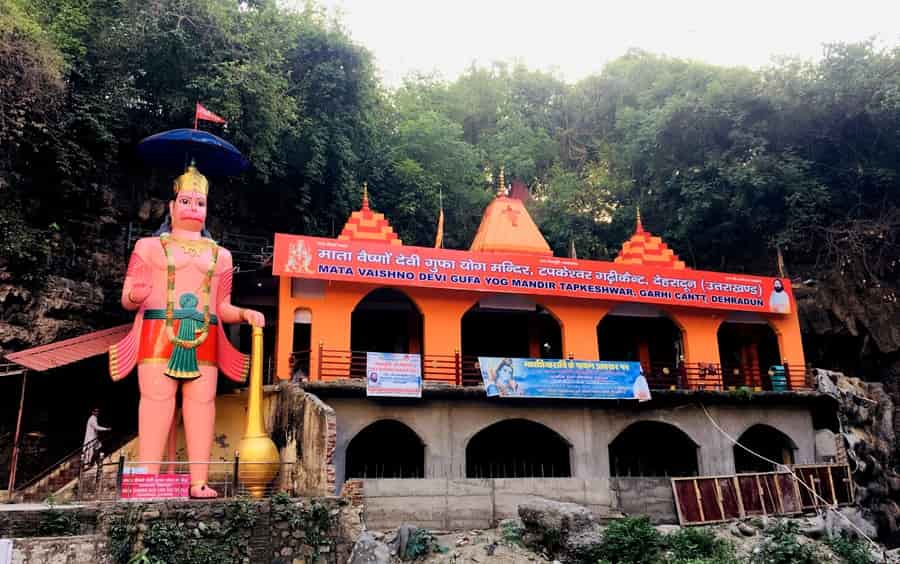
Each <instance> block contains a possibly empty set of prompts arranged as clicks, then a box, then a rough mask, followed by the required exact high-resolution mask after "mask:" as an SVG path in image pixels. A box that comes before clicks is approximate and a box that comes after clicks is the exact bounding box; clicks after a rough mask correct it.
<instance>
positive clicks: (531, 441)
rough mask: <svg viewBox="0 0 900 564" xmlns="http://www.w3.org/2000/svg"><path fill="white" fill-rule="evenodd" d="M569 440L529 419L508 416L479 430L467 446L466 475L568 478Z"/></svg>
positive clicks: (570, 473) (469, 476) (570, 470)
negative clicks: (508, 417)
mask: <svg viewBox="0 0 900 564" xmlns="http://www.w3.org/2000/svg"><path fill="white" fill-rule="evenodd" d="M569 451H570V447H569V443H568V442H566V440H565V439H564V438H562V437H561V436H560V435H559V433H557V432H556V431H554V430H553V429H550V428H549V427H546V426H544V425H541V424H540V423H535V422H534V421H529V420H527V419H507V420H506V421H500V422H499V423H494V424H493V425H490V426H488V427H485V428H484V429H482V430H481V431H479V432H478V433H477V434H476V435H475V436H474V437H472V438H471V440H469V444H468V445H467V446H466V477H467V478H568V477H571V476H572V468H571V462H570V460H569V458H570V455H569Z"/></svg>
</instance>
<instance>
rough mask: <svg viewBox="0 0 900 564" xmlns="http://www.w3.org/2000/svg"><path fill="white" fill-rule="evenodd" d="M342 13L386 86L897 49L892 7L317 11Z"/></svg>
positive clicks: (464, 1)
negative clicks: (635, 64) (496, 67)
mask: <svg viewBox="0 0 900 564" xmlns="http://www.w3.org/2000/svg"><path fill="white" fill-rule="evenodd" d="M320 2H321V4H323V5H324V6H326V7H327V8H328V9H329V10H338V11H339V12H341V13H342V21H343V22H344V25H345V27H346V28H347V30H348V32H349V33H350V35H351V37H352V38H353V39H354V40H355V41H356V42H358V43H360V44H362V45H364V46H365V47H367V48H368V49H370V50H371V51H372V52H373V53H374V55H375V58H376V64H377V66H378V68H379V71H380V74H381V77H382V79H383V80H384V82H385V83H386V84H387V85H388V86H397V85H399V84H400V82H401V81H402V79H403V77H404V76H406V75H408V74H409V73H411V72H414V71H415V72H426V73H430V72H437V73H439V74H440V75H441V76H442V77H443V78H446V79H448V80H453V79H455V78H456V77H457V76H459V74H460V73H462V72H463V71H464V70H465V69H466V68H467V67H468V66H469V65H470V64H471V63H472V62H473V61H475V62H477V63H479V64H482V65H487V64H490V63H491V62H492V61H497V60H503V61H521V62H523V63H525V64H526V65H527V66H528V67H530V68H533V69H539V70H544V71H553V72H556V73H557V75H558V76H559V77H560V78H562V79H564V80H566V81H568V82H576V81H578V80H580V79H582V78H584V77H586V76H588V75H591V74H596V73H598V72H600V70H601V69H602V68H603V65H604V63H606V62H608V61H610V60H613V59H615V58H616V57H619V56H621V55H622V54H624V53H625V52H626V51H627V50H628V49H629V48H632V47H636V48H640V49H644V50H646V51H651V52H654V53H659V54H664V55H668V56H672V57H679V58H688V59H694V60H699V61H705V62H708V63H712V64H718V65H729V66H734V65H737V66H747V67H751V68H759V67H761V66H765V65H766V64H768V63H770V62H771V61H772V57H773V56H778V55H790V56H799V57H802V58H806V59H816V58H817V57H819V56H821V53H822V44H823V43H825V42H831V41H859V40H864V39H867V38H870V37H873V36H874V37H875V38H876V41H877V44H879V45H882V46H896V45H900V0H841V1H839V2H838V1H833V0H818V1H809V0H754V1H752V2H750V1H746V0H745V1H741V2H738V1H735V0H717V1H715V0H654V1H650V0H615V1H614V2H611V1H609V0H582V1H575V0H545V1H542V2H539V1H534V0H519V1H517V2H516V1H509V0H452V1H446V0H443V1H442V0H320Z"/></svg>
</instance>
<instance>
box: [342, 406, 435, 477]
mask: <svg viewBox="0 0 900 564" xmlns="http://www.w3.org/2000/svg"><path fill="white" fill-rule="evenodd" d="M346 468H347V472H346V479H348V480H349V479H351V478H424V477H425V443H423V442H422V439H420V438H419V435H417V434H416V432H415V431H413V430H412V429H410V428H409V427H408V426H406V425H404V424H403V423H401V422H399V421H394V420H392V419H384V420H381V421H376V422H375V423H372V424H371V425H369V426H368V427H366V428H365V429H363V430H362V431H360V432H359V433H357V434H356V436H355V437H353V439H352V440H351V441H350V444H349V445H348V446H347V460H346Z"/></svg>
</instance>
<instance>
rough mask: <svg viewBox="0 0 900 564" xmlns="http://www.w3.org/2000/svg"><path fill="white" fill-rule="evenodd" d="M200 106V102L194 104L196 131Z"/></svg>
mask: <svg viewBox="0 0 900 564" xmlns="http://www.w3.org/2000/svg"><path fill="white" fill-rule="evenodd" d="M199 105H200V100H197V102H196V103H195V104H194V129H197V106H199Z"/></svg>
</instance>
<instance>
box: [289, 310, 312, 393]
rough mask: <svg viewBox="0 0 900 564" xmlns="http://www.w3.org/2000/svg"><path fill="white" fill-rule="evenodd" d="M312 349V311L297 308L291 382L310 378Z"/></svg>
mask: <svg viewBox="0 0 900 564" xmlns="http://www.w3.org/2000/svg"><path fill="white" fill-rule="evenodd" d="M311 349H312V311H310V310H309V309H306V308H297V309H296V310H295V311H294V341H293V343H292V348H291V358H290V367H291V380H294V381H299V380H307V379H308V378H309V359H310V354H311V352H312V351H311Z"/></svg>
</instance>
